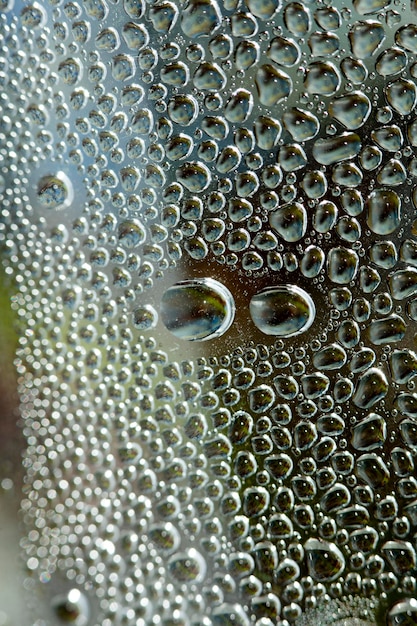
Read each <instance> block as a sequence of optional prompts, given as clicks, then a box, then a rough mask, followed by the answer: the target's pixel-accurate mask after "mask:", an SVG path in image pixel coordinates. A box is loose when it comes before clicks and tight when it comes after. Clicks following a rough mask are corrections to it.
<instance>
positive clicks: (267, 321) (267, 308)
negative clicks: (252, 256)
mask: <svg viewBox="0 0 417 626" xmlns="http://www.w3.org/2000/svg"><path fill="white" fill-rule="evenodd" d="M249 309H250V315H251V317H252V321H253V323H254V324H255V326H256V327H257V328H259V330H261V331H262V332H263V333H265V334H266V335H273V336H276V337H292V336H293V335H298V334H300V333H303V332H305V331H306V330H307V329H308V328H309V327H310V326H311V324H312V323H313V321H314V318H315V314H316V308H315V306H314V302H313V300H312V299H311V297H310V296H309V294H308V293H307V292H306V291H304V289H301V287H297V286H296V285H280V286H277V287H275V286H274V287H267V288H266V289H263V290H262V291H260V292H259V293H257V294H256V295H255V296H253V298H252V300H251V301H250V304H249Z"/></svg>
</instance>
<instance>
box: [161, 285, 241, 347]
mask: <svg viewBox="0 0 417 626" xmlns="http://www.w3.org/2000/svg"><path fill="white" fill-rule="evenodd" d="M234 311H235V307H234V301H233V296H232V295H231V293H230V292H229V290H228V289H226V287H225V286H224V285H222V284H221V283H219V282H217V281H216V280H213V279H211V278H205V279H200V280H197V279H196V280H186V281H182V282H180V283H177V284H175V285H173V286H172V287H170V288H169V289H167V290H166V292H165V293H164V295H163V296H162V299H161V309H160V315H161V320H162V322H163V323H164V325H165V326H166V327H167V328H168V330H170V331H171V332H172V333H173V334H174V335H175V336H176V337H178V338H180V339H186V340H188V341H205V340H209V339H214V338H216V337H220V336H221V335H223V334H224V333H225V332H226V331H227V330H228V328H229V327H230V325H231V323H232V321H233V318H234Z"/></svg>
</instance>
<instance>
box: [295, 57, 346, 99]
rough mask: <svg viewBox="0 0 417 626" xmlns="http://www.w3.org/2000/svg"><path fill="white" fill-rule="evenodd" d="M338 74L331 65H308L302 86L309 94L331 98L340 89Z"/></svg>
mask: <svg viewBox="0 0 417 626" xmlns="http://www.w3.org/2000/svg"><path fill="white" fill-rule="evenodd" d="M340 82H341V78H340V74H339V71H338V69H337V68H336V66H335V65H334V64H333V63H330V62H328V61H315V62H314V63H310V65H309V66H308V68H307V72H306V75H305V78H304V85H305V88H306V89H307V91H308V93H310V94H317V95H321V96H332V95H333V94H335V93H336V91H337V90H338V89H339V87H340Z"/></svg>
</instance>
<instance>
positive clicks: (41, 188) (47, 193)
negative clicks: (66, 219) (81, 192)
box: [37, 172, 74, 210]
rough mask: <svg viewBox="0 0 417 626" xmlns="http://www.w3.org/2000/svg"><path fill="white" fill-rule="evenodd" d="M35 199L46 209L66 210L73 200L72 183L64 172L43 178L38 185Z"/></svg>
mask: <svg viewBox="0 0 417 626" xmlns="http://www.w3.org/2000/svg"><path fill="white" fill-rule="evenodd" d="M37 198H38V201H39V203H40V204H41V205H42V206H43V207H46V208H48V209H57V210H61V209H66V208H67V207H69V206H70V205H71V203H72V201H73V199H74V189H73V185H72V182H71V180H70V179H69V178H68V176H67V175H66V174H64V172H57V173H56V174H51V175H48V176H43V177H42V178H41V179H40V181H39V183H38V187H37Z"/></svg>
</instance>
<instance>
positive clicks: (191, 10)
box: [181, 0, 222, 39]
mask: <svg viewBox="0 0 417 626" xmlns="http://www.w3.org/2000/svg"><path fill="white" fill-rule="evenodd" d="M221 19H222V15H221V12H220V9H219V6H218V4H217V2H215V0H190V1H189V2H188V3H187V6H186V7H185V9H183V10H182V13H181V28H182V31H183V32H184V34H185V35H187V37H190V38H191V39H194V38H196V37H201V36H203V35H211V34H212V33H213V32H214V31H215V30H216V29H217V28H218V27H219V26H220V24H221Z"/></svg>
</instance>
